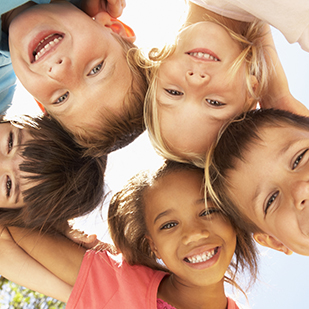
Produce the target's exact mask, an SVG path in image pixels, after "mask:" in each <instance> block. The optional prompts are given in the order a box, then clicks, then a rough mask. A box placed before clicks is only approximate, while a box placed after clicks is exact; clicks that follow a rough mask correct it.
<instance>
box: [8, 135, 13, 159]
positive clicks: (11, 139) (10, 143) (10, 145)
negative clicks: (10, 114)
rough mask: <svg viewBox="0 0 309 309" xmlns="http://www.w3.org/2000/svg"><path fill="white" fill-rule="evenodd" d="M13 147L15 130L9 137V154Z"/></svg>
mask: <svg viewBox="0 0 309 309" xmlns="http://www.w3.org/2000/svg"><path fill="white" fill-rule="evenodd" d="M12 148H13V132H12V131H10V133H9V137H8V154H9V153H10V152H11V150H12Z"/></svg>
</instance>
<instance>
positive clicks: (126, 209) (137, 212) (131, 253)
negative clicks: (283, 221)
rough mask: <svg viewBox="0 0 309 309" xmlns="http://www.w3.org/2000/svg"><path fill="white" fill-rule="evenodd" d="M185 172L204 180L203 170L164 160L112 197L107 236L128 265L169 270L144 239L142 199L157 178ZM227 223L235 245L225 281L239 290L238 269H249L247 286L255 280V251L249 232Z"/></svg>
mask: <svg viewBox="0 0 309 309" xmlns="http://www.w3.org/2000/svg"><path fill="white" fill-rule="evenodd" d="M184 170H188V171H197V172H200V173H201V180H202V179H203V170H202V169H200V168H198V167H196V166H194V165H190V164H186V163H178V162H174V161H166V162H165V163H164V165H163V166H162V167H161V168H160V169H159V170H158V171H156V172H155V173H154V174H151V173H150V172H145V171H144V172H140V173H138V174H137V175H136V176H134V177H133V178H131V179H130V181H129V182H128V184H127V185H126V186H125V187H124V188H123V189H122V190H121V191H120V192H118V193H116V194H115V195H114V196H113V198H112V200H111V203H110V207H109V212H108V224H109V230H110V235H111V237H112V240H113V241H114V244H115V245H116V247H117V249H118V250H119V251H120V252H122V254H123V256H124V258H125V259H126V261H127V262H128V263H129V264H131V265H135V264H141V265H145V266H147V267H150V268H152V269H157V270H165V271H168V270H167V269H166V268H164V267H163V266H162V264H160V263H158V261H157V258H156V256H155V254H154V253H153V252H152V251H151V248H150V245H149V243H148V240H147V239H146V237H145V235H147V234H148V232H147V226H146V222H145V198H146V193H147V190H148V189H149V188H150V187H151V186H152V185H153V183H154V182H156V181H157V180H158V179H160V178H162V177H165V176H166V175H168V174H170V173H177V172H180V171H184ZM230 222H231V224H232V227H233V228H234V229H235V231H236V235H237V245H236V250H235V261H231V264H230V268H229V270H228V274H229V277H225V280H226V281H227V282H229V283H231V284H232V285H234V286H236V287H237V288H240V287H239V286H238V285H237V283H236V282H235V278H236V274H237V273H238V271H239V270H242V271H243V270H245V269H248V270H249V272H250V274H251V282H250V283H253V282H254V281H255V279H256V277H257V251H256V250H257V249H256V247H255V243H254V240H253V238H252V237H251V235H250V233H249V232H248V231H246V230H244V229H242V228H241V227H239V226H238V222H236V221H234V220H231V221H230Z"/></svg>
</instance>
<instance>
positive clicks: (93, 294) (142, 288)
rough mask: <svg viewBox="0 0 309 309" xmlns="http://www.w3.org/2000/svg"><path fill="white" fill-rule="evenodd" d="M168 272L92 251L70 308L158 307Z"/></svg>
mask: <svg viewBox="0 0 309 309" xmlns="http://www.w3.org/2000/svg"><path fill="white" fill-rule="evenodd" d="M165 275H166V273H165V272H163V271H155V270H152V269H150V268H148V267H145V266H140V265H135V266H131V265H129V264H128V263H127V262H126V261H124V260H123V259H122V256H121V255H117V256H114V255H112V254H110V253H109V252H107V251H101V252H100V251H93V250H89V251H87V253H86V254H85V257H84V259H83V263H82V265H81V268H80V271H79V274H78V277H77V280H76V283H75V285H74V288H73V291H72V293H71V296H70V298H69V301H68V303H67V305H66V309H72V308H74V309H77V308H80V309H100V308H110V309H136V308H141V309H146V308H149V309H157V293H158V287H159V284H160V282H161V280H162V279H163V277H164V276H165Z"/></svg>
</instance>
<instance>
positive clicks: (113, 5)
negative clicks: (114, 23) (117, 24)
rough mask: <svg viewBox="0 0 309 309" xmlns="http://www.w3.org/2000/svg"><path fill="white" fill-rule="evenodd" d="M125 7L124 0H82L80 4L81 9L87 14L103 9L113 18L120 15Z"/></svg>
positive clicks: (93, 13)
mask: <svg viewBox="0 0 309 309" xmlns="http://www.w3.org/2000/svg"><path fill="white" fill-rule="evenodd" d="M125 7H126V1H125V0H83V1H82V5H81V8H82V10H83V11H84V12H85V13H86V14H88V15H89V16H95V15H96V14H97V13H99V12H102V11H104V12H107V13H108V14H109V15H110V16H112V17H114V18H117V17H119V16H121V14H122V12H123V9H124V8H125Z"/></svg>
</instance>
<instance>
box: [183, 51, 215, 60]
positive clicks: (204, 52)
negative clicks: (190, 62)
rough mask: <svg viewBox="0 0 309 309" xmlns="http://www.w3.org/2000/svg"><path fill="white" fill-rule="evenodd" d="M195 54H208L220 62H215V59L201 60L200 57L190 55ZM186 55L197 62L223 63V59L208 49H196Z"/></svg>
mask: <svg viewBox="0 0 309 309" xmlns="http://www.w3.org/2000/svg"><path fill="white" fill-rule="evenodd" d="M193 53H203V54H208V55H210V56H212V57H213V58H216V59H218V60H214V59H210V58H200V57H196V56H193V55H190V54H193ZM185 54H187V55H188V56H190V57H192V58H194V59H196V60H200V61H205V62H219V61H221V59H220V58H219V57H218V56H217V55H216V54H215V53H214V52H213V51H212V50H210V49H206V48H194V49H192V50H189V51H187V52H186V53H185Z"/></svg>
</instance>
